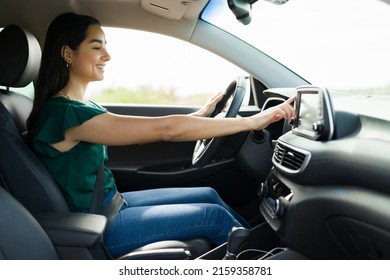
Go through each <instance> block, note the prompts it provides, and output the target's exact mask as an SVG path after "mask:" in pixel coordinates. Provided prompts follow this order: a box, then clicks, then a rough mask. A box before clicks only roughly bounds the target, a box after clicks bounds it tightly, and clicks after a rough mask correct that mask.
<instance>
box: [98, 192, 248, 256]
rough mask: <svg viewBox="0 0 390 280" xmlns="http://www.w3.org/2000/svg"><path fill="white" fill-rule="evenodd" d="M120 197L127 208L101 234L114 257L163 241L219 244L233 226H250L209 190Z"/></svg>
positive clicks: (142, 193)
mask: <svg viewBox="0 0 390 280" xmlns="http://www.w3.org/2000/svg"><path fill="white" fill-rule="evenodd" d="M122 195H123V198H124V199H125V201H126V202H127V205H126V203H125V204H124V206H123V207H122V209H121V210H120V211H119V212H118V214H117V215H116V216H115V218H114V219H113V220H112V222H111V224H110V225H109V227H108V229H107V231H106V234H105V235H104V243H105V245H106V247H107V249H108V251H109V252H110V254H111V255H112V256H113V257H114V258H117V257H119V256H121V255H124V254H126V253H128V252H130V251H131V250H133V249H136V248H138V247H141V246H143V245H146V244H149V243H152V242H156V241H162V240H185V239H189V238H193V237H207V238H209V239H210V240H211V241H212V242H213V243H214V244H215V245H220V244H222V243H224V242H226V240H227V237H228V233H229V232H230V230H231V229H232V227H233V226H245V227H249V225H248V224H247V222H246V221H245V220H243V219H242V218H241V217H240V216H239V215H238V214H237V213H235V212H234V211H233V210H232V209H231V208H230V207H229V206H228V205H227V204H226V203H225V202H223V201H222V199H221V198H220V197H219V195H218V194H217V192H216V191H215V190H214V189H212V188H209V187H201V188H164V189H153V190H144V191H134V192H126V193H122Z"/></svg>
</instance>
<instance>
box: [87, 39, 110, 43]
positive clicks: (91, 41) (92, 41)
mask: <svg viewBox="0 0 390 280" xmlns="http://www.w3.org/2000/svg"><path fill="white" fill-rule="evenodd" d="M89 43H99V44H103V40H100V39H92V40H90V41H89ZM104 43H107V41H104Z"/></svg>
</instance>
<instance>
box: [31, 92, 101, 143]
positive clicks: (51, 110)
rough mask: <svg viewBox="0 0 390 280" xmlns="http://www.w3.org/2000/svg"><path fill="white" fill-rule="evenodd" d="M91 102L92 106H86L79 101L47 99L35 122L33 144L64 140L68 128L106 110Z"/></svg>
mask: <svg viewBox="0 0 390 280" xmlns="http://www.w3.org/2000/svg"><path fill="white" fill-rule="evenodd" d="M56 99H63V98H56ZM91 104H92V106H87V105H85V104H84V103H81V102H77V101H72V100H65V99H64V100H55V101H51V100H50V101H48V102H47V103H46V104H45V107H44V109H43V110H42V112H41V114H40V116H39V120H38V122H37V126H36V130H35V133H36V134H35V137H34V142H35V144H38V145H39V142H40V143H44V144H51V143H57V142H60V141H62V140H64V138H65V131H66V130H67V129H68V128H70V127H75V126H79V125H81V124H83V123H84V122H86V121H88V120H90V119H92V118H93V117H95V116H98V115H101V114H103V113H106V112H107V110H106V109H105V108H103V107H101V106H99V105H97V104H95V103H91ZM36 148H38V147H36Z"/></svg>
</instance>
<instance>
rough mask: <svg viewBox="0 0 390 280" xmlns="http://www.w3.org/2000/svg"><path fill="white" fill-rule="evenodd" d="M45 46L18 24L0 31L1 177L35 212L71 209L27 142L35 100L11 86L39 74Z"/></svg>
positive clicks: (25, 83) (21, 201) (20, 200)
mask: <svg viewBox="0 0 390 280" xmlns="http://www.w3.org/2000/svg"><path fill="white" fill-rule="evenodd" d="M40 58H41V49H40V46H39V43H38V41H37V40H36V38H35V37H34V36H33V35H32V34H31V33H29V32H28V31H26V30H24V29H23V28H21V27H19V26H16V25H9V26H7V27H5V28H4V29H3V30H2V31H1V32H0V85H1V86H5V87H6V89H3V90H1V91H0V151H1V152H0V175H1V177H0V179H1V181H3V183H4V184H5V185H6V188H7V189H8V190H9V191H10V193H11V194H12V195H13V196H14V197H15V198H16V199H17V200H18V201H19V202H20V203H22V204H23V205H24V206H25V207H26V208H27V210H28V211H30V212H31V213H37V212H69V209H68V206H67V204H66V202H65V199H64V197H63V196H62V194H61V192H60V190H59V188H58V187H57V185H56V183H55V181H54V180H53V178H52V177H51V175H50V174H49V173H48V171H47V170H46V168H45V167H44V166H43V165H42V163H41V162H40V161H39V160H38V158H37V157H36V156H35V154H34V153H33V152H32V150H31V149H30V148H29V147H28V146H27V144H26V143H25V140H24V137H23V133H24V132H25V131H26V120H27V118H28V116H29V114H30V111H31V108H32V101H31V100H30V99H29V98H27V97H25V96H23V95H20V94H18V93H16V92H13V91H10V90H9V89H8V88H9V87H24V86H26V85H28V84H29V83H31V82H32V81H33V79H34V78H35V77H36V75H37V73H38V70H39V65H40Z"/></svg>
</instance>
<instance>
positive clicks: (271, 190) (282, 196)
mask: <svg viewBox="0 0 390 280" xmlns="http://www.w3.org/2000/svg"><path fill="white" fill-rule="evenodd" d="M259 196H260V199H261V200H260V201H261V202H260V212H261V214H262V215H263V217H264V218H265V219H266V221H267V222H268V224H269V225H270V226H271V227H272V229H273V230H275V231H278V230H279V228H280V226H281V223H282V220H283V217H284V215H285V212H286V210H287V208H288V206H289V202H290V200H291V198H292V197H293V196H294V193H293V191H292V190H291V189H290V188H288V187H287V186H286V185H284V184H283V183H282V182H281V181H280V180H279V179H278V178H277V177H276V176H275V175H274V174H273V173H272V171H271V173H270V174H269V175H268V177H267V179H266V180H265V181H264V182H263V183H261V185H260V187H259Z"/></svg>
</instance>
